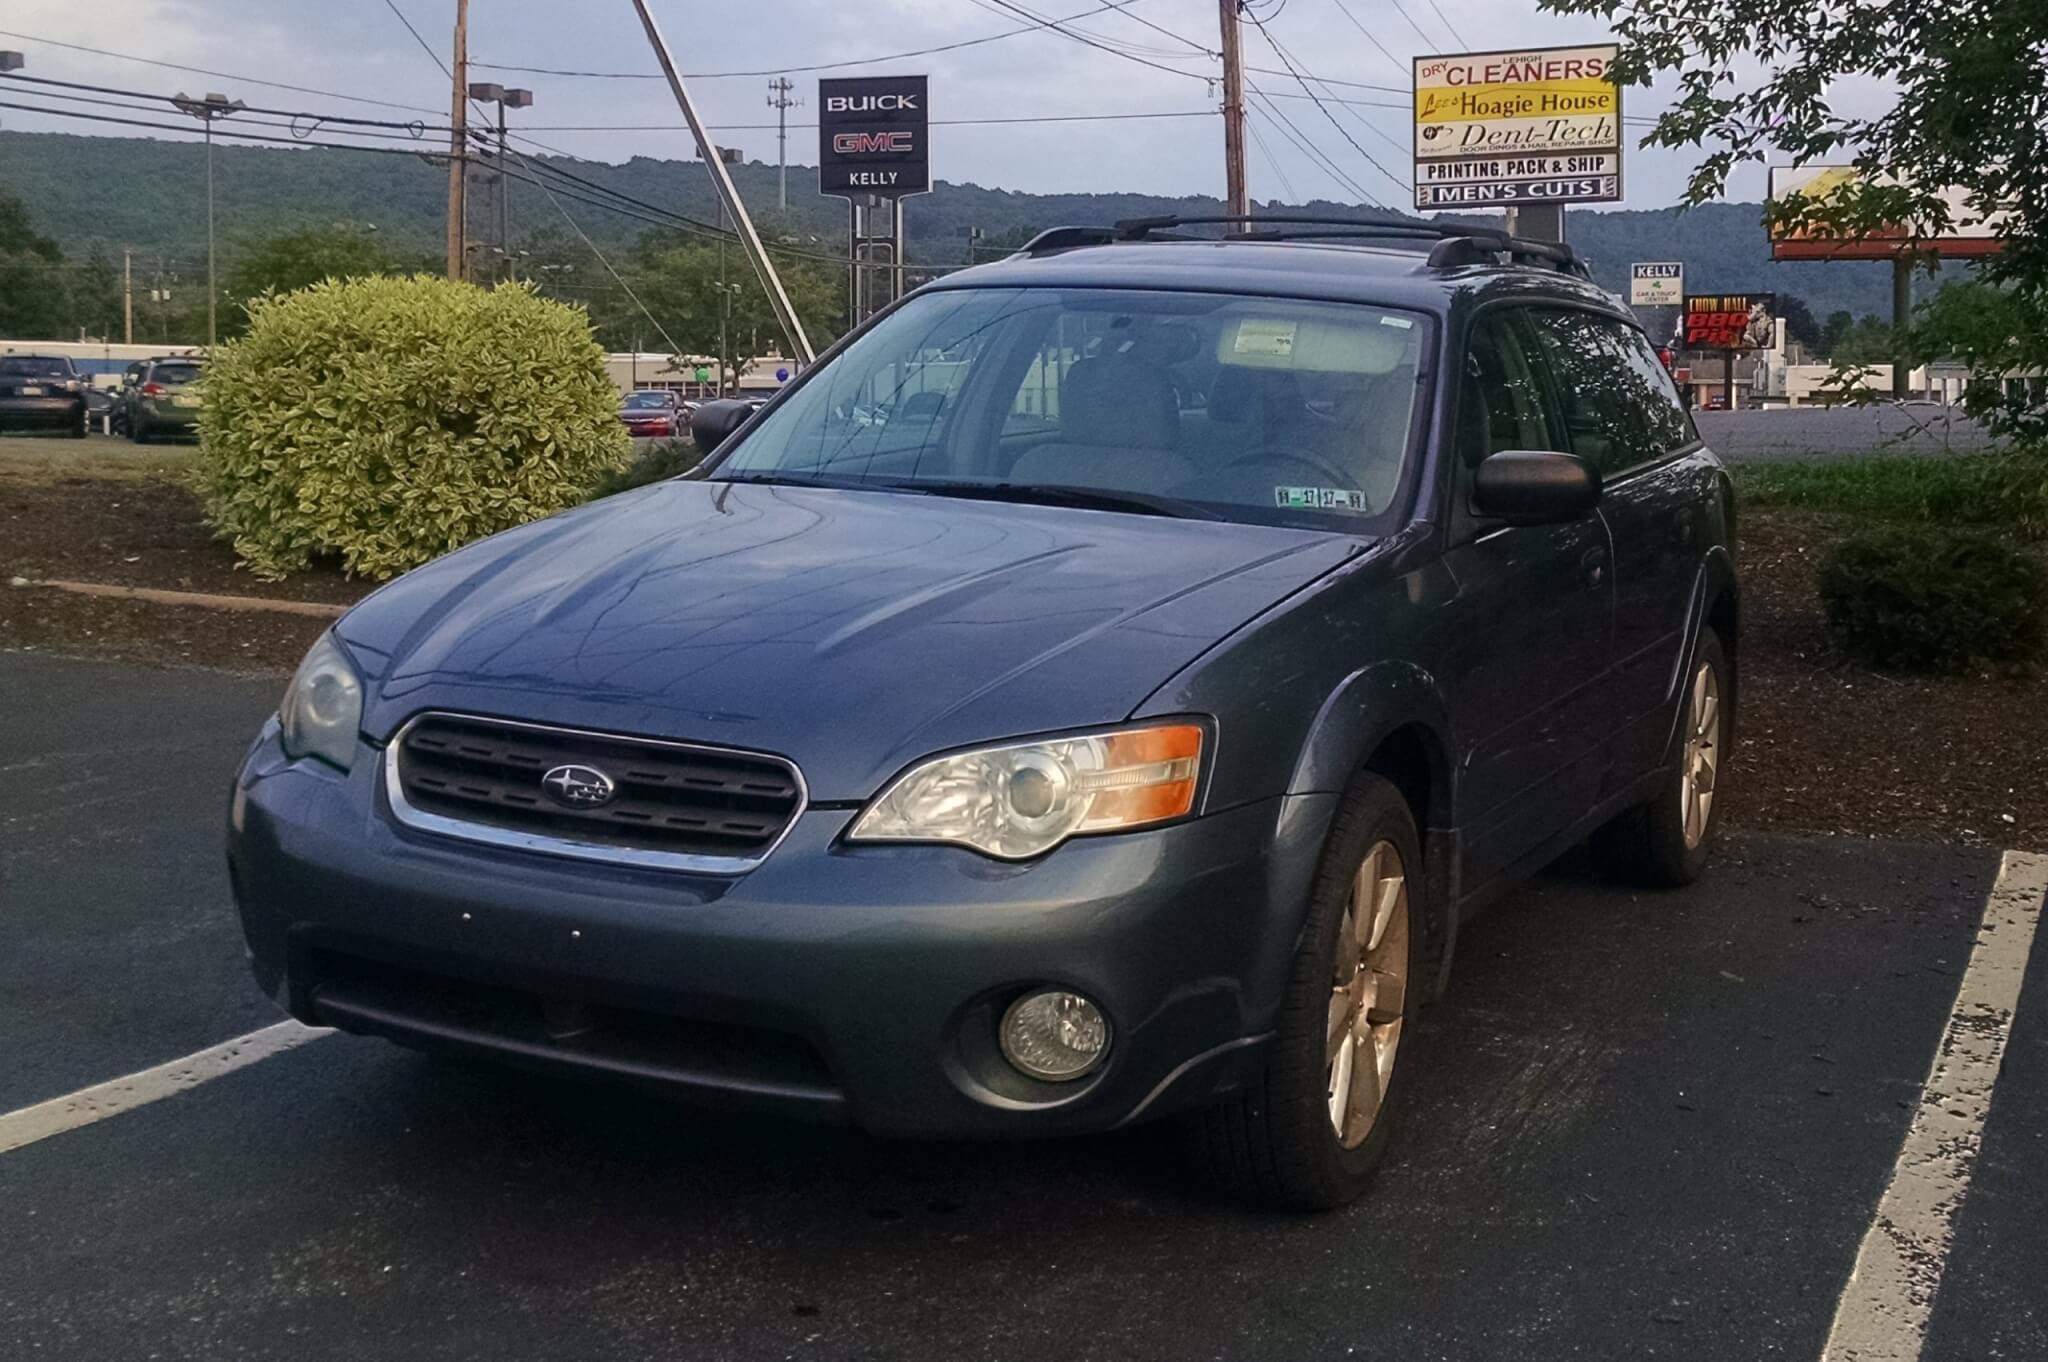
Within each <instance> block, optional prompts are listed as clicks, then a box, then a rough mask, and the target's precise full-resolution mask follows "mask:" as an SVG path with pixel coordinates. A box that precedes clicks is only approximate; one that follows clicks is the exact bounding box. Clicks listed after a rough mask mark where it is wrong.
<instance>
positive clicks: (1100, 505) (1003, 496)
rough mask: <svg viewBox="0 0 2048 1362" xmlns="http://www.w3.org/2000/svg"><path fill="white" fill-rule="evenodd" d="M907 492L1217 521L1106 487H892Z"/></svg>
mask: <svg viewBox="0 0 2048 1362" xmlns="http://www.w3.org/2000/svg"><path fill="white" fill-rule="evenodd" d="M889 485H890V486H892V487H894V486H902V487H904V488H905V489H906V490H912V491H920V492H929V493H931V494H932V495H933V496H940V497H962V498H965V499H968V500H971V501H1007V502H1015V503H1019V504H1022V505H1032V506H1073V507H1078V508H1079V509H1082V510H1087V511H1123V512H1126V513H1128V514H1131V515H1159V516H1169V517H1172V518H1173V519H1176V520H1215V519H1217V517H1216V516H1215V515H1214V514H1212V513H1210V512H1208V511H1205V510H1203V509H1202V508H1201V507H1199V506H1197V505H1195V504H1194V503H1193V502H1189V501H1182V500H1180V499H1178V498H1177V497H1162V496H1154V495H1153V494H1151V493H1150V492H1125V491H1117V490H1112V489H1109V488H1105V487H1074V486H1069V485H1066V484H1061V483H1051V484H1049V483H1031V482H913V483H907V484H900V483H891V484H889Z"/></svg>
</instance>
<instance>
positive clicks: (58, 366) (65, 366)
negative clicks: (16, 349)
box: [0, 355, 71, 378]
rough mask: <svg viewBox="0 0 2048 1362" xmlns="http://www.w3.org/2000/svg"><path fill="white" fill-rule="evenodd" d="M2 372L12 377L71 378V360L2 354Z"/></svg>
mask: <svg viewBox="0 0 2048 1362" xmlns="http://www.w3.org/2000/svg"><path fill="white" fill-rule="evenodd" d="M0 374H6V375H8V376H9V377H11V378H69V377H71V361H70V360H68V359H63V358H58V359H46V358H44V357H43V356H41V355H0Z"/></svg>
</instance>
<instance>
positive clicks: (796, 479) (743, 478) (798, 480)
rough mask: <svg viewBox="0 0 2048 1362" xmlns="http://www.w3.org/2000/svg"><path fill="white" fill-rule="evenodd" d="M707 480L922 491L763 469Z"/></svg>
mask: <svg viewBox="0 0 2048 1362" xmlns="http://www.w3.org/2000/svg"><path fill="white" fill-rule="evenodd" d="M705 481H707V482H758V483H767V484H769V485H771V486H775V487H830V488H833V489H835V490H838V491H851V492H922V491H924V487H923V485H922V484H919V483H899V482H889V481H886V480H884V479H879V478H832V477H823V478H821V477H818V476H816V475H814V474H809V473H778V472H774V471H772V470H767V469H764V470H762V471H761V472H758V473H729V474H727V475H725V476H724V477H718V476H716V475H715V472H714V476H711V477H709V478H706V479H705Z"/></svg>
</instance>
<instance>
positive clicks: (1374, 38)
mask: <svg viewBox="0 0 2048 1362" xmlns="http://www.w3.org/2000/svg"><path fill="white" fill-rule="evenodd" d="M1335 3H1336V6H1337V9H1338V11H1339V12H1340V13H1342V14H1343V16H1344V17H1345V18H1346V19H1349V20H1350V21H1351V26H1352V27H1353V28H1355V29H1357V30H1358V31H1359V32H1360V33H1363V34H1364V35H1365V40H1366V41H1367V42H1369V43H1371V44H1372V45H1373V46H1374V47H1376V48H1378V49H1379V52H1380V55H1381V56H1382V57H1385V58H1386V59H1387V60H1388V61H1389V62H1390V63H1392V64H1393V66H1394V68H1395V69H1396V70H1398V71H1400V72H1402V73H1403V74H1407V73H1409V72H1412V71H1413V70H1414V66H1413V64H1412V63H1410V62H1404V61H1402V60H1401V59H1400V58H1399V57H1397V56H1395V55H1394V53H1393V49H1391V48H1389V47H1388V46H1387V45H1386V44H1385V43H1383V42H1381V41H1380V38H1379V35H1378V34H1377V33H1374V32H1373V31H1372V30H1371V29H1369V28H1367V27H1366V26H1365V25H1364V24H1361V23H1359V22H1358V16H1357V15H1355V14H1353V13H1352V12H1351V6H1349V5H1347V4H1345V3H1344V0H1335Z"/></svg>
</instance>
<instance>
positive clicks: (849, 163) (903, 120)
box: [818, 76, 932, 199]
mask: <svg viewBox="0 0 2048 1362" xmlns="http://www.w3.org/2000/svg"><path fill="white" fill-rule="evenodd" d="M929 85H930V81H929V78H928V77H925V76H859V77H853V78H850V79H844V80H821V81H819V82H818V192H819V193H821V194H836V195H839V196H840V197H842V198H853V197H856V196H863V195H870V194H872V195H875V196H877V197H880V198H885V199H900V198H904V197H906V196H908V195H911V194H928V193H930V192H931V187H932V163H931V148H930V145H929V138H930V134H931V109H930V100H929V98H928V96H929V93H930V91H929Z"/></svg>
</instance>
